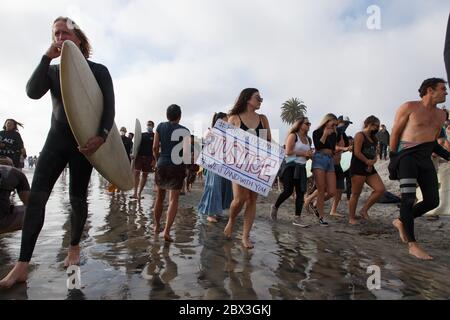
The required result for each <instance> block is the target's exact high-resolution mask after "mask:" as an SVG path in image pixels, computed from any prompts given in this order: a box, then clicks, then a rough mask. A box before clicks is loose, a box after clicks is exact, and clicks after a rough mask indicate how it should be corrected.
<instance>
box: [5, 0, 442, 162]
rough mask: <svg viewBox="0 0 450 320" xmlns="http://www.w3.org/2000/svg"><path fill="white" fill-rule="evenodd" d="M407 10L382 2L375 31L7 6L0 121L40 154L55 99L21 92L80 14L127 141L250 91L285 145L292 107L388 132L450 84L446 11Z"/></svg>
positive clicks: (173, 11) (293, 4)
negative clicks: (435, 85)
mask: <svg viewBox="0 0 450 320" xmlns="http://www.w3.org/2000/svg"><path fill="white" fill-rule="evenodd" d="M374 2H376V1H374ZM405 3H406V2H405V1H401V0H396V1H389V2H383V1H380V6H381V8H382V19H383V20H382V30H380V31H370V30H368V29H367V28H366V27H365V26H366V19H367V14H366V7H364V6H361V2H360V1H358V0H345V1H327V0H322V1H306V0H305V1H298V0H289V1H288V0H284V1H272V0H263V1H261V0H252V1H237V0H231V1H207V0H190V1H182V0H171V1H156V0H154V1H143V0H142V1H141V0H137V1H118V0H117V1H111V0H103V1H66V0H63V1H46V2H45V3H35V2H31V1H19V2H17V1H9V0H8V1H2V2H1V3H0V7H1V10H0V28H2V30H10V32H8V33H7V34H6V35H5V36H4V38H3V43H2V44H3V46H2V47H3V48H8V49H7V50H5V49H4V50H2V53H1V56H0V57H1V59H0V67H1V70H2V73H1V74H0V94H1V96H2V99H1V100H0V114H1V115H2V118H9V117H14V118H17V120H20V121H22V122H24V123H25V124H26V129H25V130H23V132H22V135H23V136H24V140H25V143H26V145H27V148H28V150H29V153H31V154H37V153H38V152H39V151H40V148H41V147H42V146H43V143H44V140H45V136H46V134H47V131H48V126H49V124H50V113H51V106H50V99H49V97H48V96H47V97H46V98H44V99H42V100H41V101H37V102H36V101H32V100H29V99H28V98H27V97H26V95H25V91H24V87H25V84H26V81H27V79H28V77H29V76H30V75H31V72H32V70H33V69H34V67H35V66H36V64H37V63H38V61H39V58H40V56H41V55H42V54H43V53H44V52H45V49H46V48H47V47H48V46H49V39H50V26H51V22H52V21H53V19H54V18H55V17H57V16H59V15H65V14H71V15H72V17H73V19H74V20H75V21H77V23H78V24H79V25H80V26H81V27H82V28H83V29H85V31H86V33H87V34H88V36H89V37H90V38H91V41H92V44H93V47H94V50H95V51H94V56H93V60H94V61H97V62H100V63H103V64H105V65H106V66H108V68H109V69H110V71H111V73H112V75H113V79H114V85H115V90H116V96H117V116H116V123H117V125H118V126H122V125H125V126H127V127H128V130H129V131H131V130H133V127H134V119H135V118H136V117H138V118H139V119H140V120H141V121H142V122H143V123H145V121H146V120H148V119H153V120H155V122H160V121H164V120H165V109H166V107H167V106H168V105H170V104H172V103H177V104H179V105H181V106H182V108H183V121H182V122H183V123H185V124H186V125H188V126H189V127H190V128H191V129H194V123H195V122H196V121H204V123H205V127H206V126H208V125H209V123H210V118H211V116H212V114H213V113H214V112H216V111H227V110H229V109H230V107H231V105H232V104H233V102H234V100H235V99H236V97H237V95H238V94H239V92H240V91H241V90H242V89H243V88H245V87H257V88H259V89H260V90H261V93H262V95H263V96H264V98H265V102H264V104H263V108H262V112H264V113H265V114H267V115H268V116H269V119H270V122H271V126H272V127H273V128H281V129H282V135H281V136H282V139H284V137H283V136H284V133H285V132H286V129H287V128H286V127H285V126H283V125H282V124H281V121H280V119H279V114H280V111H279V108H280V106H281V103H282V102H283V101H285V100H287V99H289V98H291V97H294V96H295V97H299V98H301V99H302V100H304V101H305V102H306V104H307V105H308V106H309V115H310V117H311V120H312V121H313V123H314V124H318V122H319V121H320V119H321V117H322V116H323V115H325V114H326V113H327V112H335V113H336V114H345V115H349V116H350V117H351V118H352V119H353V120H354V122H355V125H354V128H353V129H354V130H356V129H358V128H359V126H360V124H361V123H362V122H363V120H364V118H365V117H366V116H368V115H371V114H375V115H377V116H379V117H380V118H381V119H382V121H383V122H386V123H387V124H388V125H391V124H392V120H393V116H394V115H393V113H394V112H395V108H397V107H398V106H399V105H400V104H401V103H402V102H404V101H405V100H409V99H416V98H417V89H418V87H419V85H420V82H421V81H422V80H424V79H425V78H427V77H430V76H441V77H443V76H444V67H443V58H442V52H443V44H444V36H445V26H446V22H447V17H448V5H447V6H446V1H444V0H442V1H440V0H434V1H427V2H424V1H419V0H416V1H408V2H407V6H406V5H405ZM368 5H369V4H368ZM368 5H367V6H368ZM446 10H447V11H446ZM196 133H197V132H196Z"/></svg>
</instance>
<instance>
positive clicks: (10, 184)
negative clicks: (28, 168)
mask: <svg viewBox="0 0 450 320" xmlns="http://www.w3.org/2000/svg"><path fill="white" fill-rule="evenodd" d="M14 190H17V192H18V193H20V192H23V191H30V185H29V184H28V180H27V177H26V176H25V175H24V174H23V173H22V172H21V171H19V170H17V169H16V168H13V167H9V166H2V165H0V220H1V219H3V218H4V217H5V216H6V215H7V214H9V212H10V206H11V202H10V200H9V197H10V196H11V192H13V191H14Z"/></svg>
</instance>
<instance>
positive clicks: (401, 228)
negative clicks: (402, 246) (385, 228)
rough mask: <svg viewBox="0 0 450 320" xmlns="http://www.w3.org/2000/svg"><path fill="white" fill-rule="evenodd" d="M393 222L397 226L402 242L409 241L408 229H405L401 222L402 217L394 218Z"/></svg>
mask: <svg viewBox="0 0 450 320" xmlns="http://www.w3.org/2000/svg"><path fill="white" fill-rule="evenodd" d="M392 224H393V225H394V227H396V228H397V230H398V232H399V234H400V239H401V240H402V242H403V243H408V237H407V236H406V231H405V227H404V226H403V222H401V221H400V219H397V220H394V222H392Z"/></svg>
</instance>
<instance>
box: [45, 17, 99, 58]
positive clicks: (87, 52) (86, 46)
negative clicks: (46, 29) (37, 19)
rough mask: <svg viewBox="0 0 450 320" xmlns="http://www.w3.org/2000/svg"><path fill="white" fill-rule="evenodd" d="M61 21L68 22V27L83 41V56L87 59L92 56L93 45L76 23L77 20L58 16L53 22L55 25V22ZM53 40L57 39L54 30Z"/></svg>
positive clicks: (81, 48) (81, 46) (81, 45)
mask: <svg viewBox="0 0 450 320" xmlns="http://www.w3.org/2000/svg"><path fill="white" fill-rule="evenodd" d="M60 21H62V22H64V23H66V24H67V28H68V29H69V30H71V31H73V33H74V34H75V35H76V36H77V38H78V39H79V40H80V42H81V43H80V50H81V53H82V54H83V56H85V57H86V59H88V58H89V57H90V56H91V54H92V46H91V44H90V42H89V39H88V37H87V36H86V34H85V33H84V32H83V31H82V30H81V29H80V27H79V26H78V25H77V24H76V23H75V21H73V20H72V19H70V18H69V17H58V18H56V20H55V21H54V22H53V25H55V23H57V22H60ZM52 40H53V41H55V36H54V34H53V31H52Z"/></svg>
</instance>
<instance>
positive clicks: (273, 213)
mask: <svg viewBox="0 0 450 320" xmlns="http://www.w3.org/2000/svg"><path fill="white" fill-rule="evenodd" d="M270 217H271V218H272V220H273V221H277V217H278V209H277V208H276V207H275V206H272V211H271V212H270Z"/></svg>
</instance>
